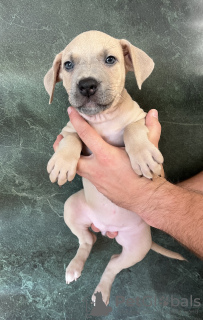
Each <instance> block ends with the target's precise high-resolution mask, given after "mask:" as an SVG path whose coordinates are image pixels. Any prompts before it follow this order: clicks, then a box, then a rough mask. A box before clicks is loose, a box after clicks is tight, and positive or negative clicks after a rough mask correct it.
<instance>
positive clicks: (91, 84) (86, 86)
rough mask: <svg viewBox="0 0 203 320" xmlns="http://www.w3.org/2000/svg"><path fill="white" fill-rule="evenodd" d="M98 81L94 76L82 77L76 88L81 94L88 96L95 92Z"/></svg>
mask: <svg viewBox="0 0 203 320" xmlns="http://www.w3.org/2000/svg"><path fill="white" fill-rule="evenodd" d="M97 87H98V82H97V81H96V80H95V79H94V78H86V79H82V80H80V81H79V83H78V88H79V91H80V93H81V94H82V95H83V96H86V97H88V98H89V97H90V96H92V95H93V94H95V92H96V90H97Z"/></svg>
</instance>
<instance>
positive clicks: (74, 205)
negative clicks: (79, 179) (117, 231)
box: [64, 190, 96, 284]
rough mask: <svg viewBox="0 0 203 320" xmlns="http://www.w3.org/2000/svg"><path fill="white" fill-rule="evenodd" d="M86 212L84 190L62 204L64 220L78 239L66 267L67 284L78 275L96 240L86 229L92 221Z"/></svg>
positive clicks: (88, 209) (87, 209)
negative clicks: (73, 255)
mask: <svg viewBox="0 0 203 320" xmlns="http://www.w3.org/2000/svg"><path fill="white" fill-rule="evenodd" d="M88 212H90V208H88V206H87V204H86V201H85V197H84V190H80V191H79V192H77V193H76V194H74V195H72V196H71V197H70V198H69V199H68V200H67V201H66V203H65V206H64V220H65V222H66V224H67V226H68V227H69V228H70V229H71V231H72V233H73V234H75V235H76V237H78V240H79V248H78V251H77V253H76V255H75V257H74V258H73V259H72V260H71V262H70V263H69V265H68V267H67V268H66V283H67V284H69V283H70V282H72V281H73V280H75V281H76V280H77V278H79V277H80V275H81V272H82V270H83V267H84V264H85V261H86V260H87V258H88V256H89V254H90V251H91V249H92V246H93V244H94V243H95V241H96V235H95V234H93V233H92V232H90V231H89V230H88V227H90V225H91V223H92V221H91V220H90V219H89V217H88Z"/></svg>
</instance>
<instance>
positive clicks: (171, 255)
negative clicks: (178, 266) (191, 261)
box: [151, 242, 187, 261]
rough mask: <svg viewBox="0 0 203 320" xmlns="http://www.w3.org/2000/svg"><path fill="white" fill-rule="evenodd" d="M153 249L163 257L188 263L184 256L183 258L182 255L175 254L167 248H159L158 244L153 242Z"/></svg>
mask: <svg viewBox="0 0 203 320" xmlns="http://www.w3.org/2000/svg"><path fill="white" fill-rule="evenodd" d="M151 249H152V250H154V251H155V252H157V253H160V254H162V255H163V256H166V257H169V258H172V259H177V260H185V261H187V260H186V259H185V258H183V256H181V254H179V253H177V252H173V251H171V250H168V249H165V248H163V247H161V246H159V245H158V244H156V243H155V242H152V246H151Z"/></svg>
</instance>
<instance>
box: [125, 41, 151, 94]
mask: <svg viewBox="0 0 203 320" xmlns="http://www.w3.org/2000/svg"><path fill="white" fill-rule="evenodd" d="M120 43H121V46H122V49H123V55H124V60H125V66H126V70H127V71H134V73H135V78H136V80H137V85H138V88H139V89H141V86H142V83H143V82H144V81H145V80H146V79H147V78H148V77H149V75H150V74H151V73H152V71H153V69H154V62H153V60H152V59H151V58H150V57H149V56H148V55H147V54H146V53H145V52H144V51H142V50H140V49H138V48H137V47H135V46H133V45H132V44H131V43H130V42H129V41H127V40H125V39H121V40H120Z"/></svg>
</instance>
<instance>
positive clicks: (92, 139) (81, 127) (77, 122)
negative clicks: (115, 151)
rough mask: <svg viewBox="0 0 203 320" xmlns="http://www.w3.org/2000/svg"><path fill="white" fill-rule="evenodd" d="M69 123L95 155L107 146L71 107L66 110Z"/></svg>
mask: <svg viewBox="0 0 203 320" xmlns="http://www.w3.org/2000/svg"><path fill="white" fill-rule="evenodd" d="M68 114H69V118H70V121H71V123H72V125H73V127H74V128H75V130H76V131H77V134H78V135H79V137H80V139H81V140H82V141H83V142H84V144H85V145H86V146H87V147H88V148H89V149H90V150H91V152H92V153H94V154H95V155H97V154H100V152H101V149H102V148H103V147H105V146H107V145H108V144H107V143H106V142H105V141H104V140H103V139H102V137H101V136H100V135H99V134H98V133H97V132H96V131H95V130H94V129H93V128H92V127H91V126H90V125H89V124H88V123H87V122H86V121H85V120H84V119H83V118H82V117H81V116H80V115H79V113H78V112H77V111H76V110H75V109H74V108H72V107H69V108H68Z"/></svg>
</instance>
